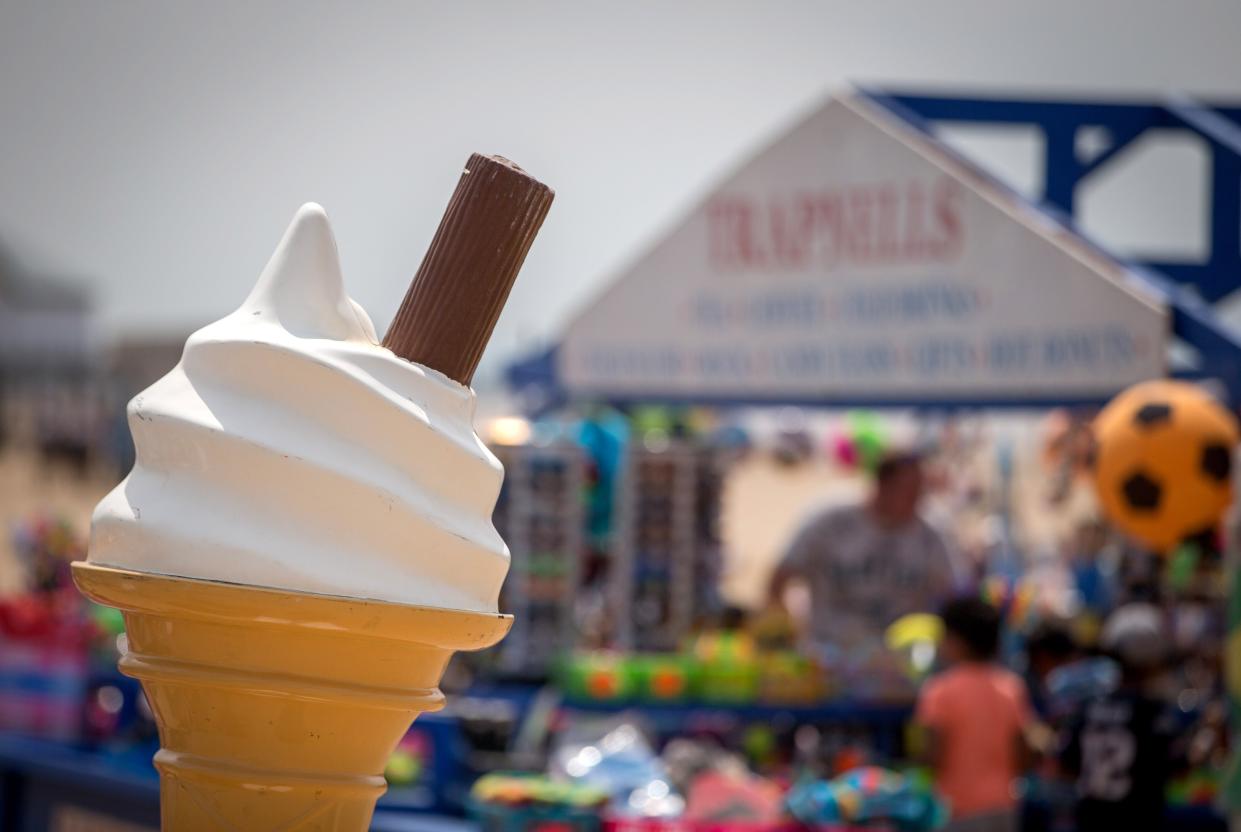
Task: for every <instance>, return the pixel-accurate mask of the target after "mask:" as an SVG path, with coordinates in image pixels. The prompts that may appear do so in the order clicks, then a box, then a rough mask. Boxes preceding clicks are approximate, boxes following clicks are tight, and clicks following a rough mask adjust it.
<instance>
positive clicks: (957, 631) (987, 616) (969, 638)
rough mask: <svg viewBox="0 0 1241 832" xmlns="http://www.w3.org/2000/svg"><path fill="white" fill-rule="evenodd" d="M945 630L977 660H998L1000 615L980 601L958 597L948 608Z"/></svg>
mask: <svg viewBox="0 0 1241 832" xmlns="http://www.w3.org/2000/svg"><path fill="white" fill-rule="evenodd" d="M940 617H941V618H942V619H943V620H944V630H945V631H946V632H948V633H951V634H952V635H954V636H956V637H957V638H959V639H960V640H961V641H962V642H963V643H964V644H965V646H966V648H967V649H968V650H969V651H970V654H971V656H972V657H973V658H975V659H978V660H980V661H985V660H988V659H994V658H995V655H996V652H997V651H998V650H999V646H1000V614H999V612H997V611H996V609H995V607H993V606H991V605H990V604H988V603H987V602H985V601H982V600H980V599H978V598H957V599H956V600H953V601H949V602H948V603H947V604H945V605H944V609H943V611H942V612H941V613H940Z"/></svg>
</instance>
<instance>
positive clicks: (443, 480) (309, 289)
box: [89, 205, 509, 612]
mask: <svg viewBox="0 0 1241 832" xmlns="http://www.w3.org/2000/svg"><path fill="white" fill-rule="evenodd" d="M473 415H474V394H473V393H472V392H471V391H470V390H469V388H467V387H464V386H462V385H460V384H457V383H455V382H453V381H451V380H450V379H448V378H446V377H444V376H443V375H441V374H439V373H436V372H435V371H433V370H429V369H427V368H425V367H422V366H420V365H417V364H412V363H410V362H408V361H405V360H403V359H401V358H398V357H397V356H396V355H394V354H393V353H391V352H390V351H388V350H387V349H384V348H383V347H381V346H379V345H378V344H377V342H376V338H375V330H374V327H373V326H372V325H371V322H370V319H369V318H368V317H367V315H366V313H365V312H364V311H362V309H361V307H359V306H358V305H357V304H355V303H354V302H353V301H352V300H350V299H349V297H348V296H347V295H346V294H345V291H344V286H343V282H342V279H341V272H340V265H339V260H338V257H337V252H336V242H335V240H334V239H333V236H332V231H331V228H330V227H329V225H328V221H327V217H326V215H325V214H324V213H323V210H322V209H321V208H320V207H319V206H317V205H306V206H304V207H303V208H302V209H301V210H300V211H299V212H298V214H297V217H296V218H295V219H294V220H293V223H292V225H290V226H289V230H288V231H287V232H285V235H284V239H283V240H281V242H280V246H279V247H278V248H277V249H276V253H275V254H274V255H273V256H272V259H271V261H270V262H269V263H268V264H267V268H266V269H264V270H263V273H262V275H261V276H260V277H259V281H258V284H257V285H256V286H255V288H254V291H253V292H251V294H250V297H249V298H247V299H246V302H245V303H244V304H242V306H241V308H240V309H238V310H237V311H236V312H234V313H233V314H231V315H229V316H228V317H226V318H223V319H222V320H219V321H217V322H215V323H213V324H211V325H209V326H207V327H204V328H203V329H201V330H199V331H198V332H196V333H194V334H193V335H191V336H190V338H189V340H188V341H187V342H186V344H185V352H184V354H183V355H182V358H181V362H180V363H179V364H178V365H177V366H176V367H175V368H174V369H173V370H172V371H171V372H170V373H168V375H166V376H164V377H163V378H162V379H160V380H159V381H157V382H156V383H155V384H153V385H152V386H151V387H150V388H148V389H147V390H146V391H144V392H143V393H141V394H139V395H138V396H136V397H135V398H134V400H133V401H132V402H130V404H129V426H130V429H131V431H132V432H133V437H134V444H135V446H136V448H137V461H136V463H135V465H134V469H133V471H132V472H130V474H129V476H128V477H126V478H125V480H124V481H123V482H121V484H120V485H118V486H117V487H116V488H115V489H114V490H113V491H112V492H111V493H110V494H109V495H108V496H107V497H105V498H104V499H103V501H101V502H100V503H99V506H98V507H97V508H96V509H95V515H94V519H93V521H92V524H91V544H90V554H89V560H90V561H91V562H92V563H96V564H100V565H106V566H116V567H122V568H126V569H132V570H137V571H141V572H153V573H159V574H164V575H175V576H180V577H186V578H200V579H207V580H216V581H227V582H230V583H237V584H248V585H251V586H261V587H272V588H277V589H288V590H297V591H303V592H317V593H327V594H331V595H341V596H349V597H354V598H374V599H381V600H385V601H394V602H398V603H402V604H416V605H425V606H432V607H439V608H445V609H462V610H473V611H480V612H494V611H495V610H496V604H497V597H498V595H499V591H500V585H501V583H502V582H503V581H504V576H505V574H506V573H507V571H508V563H509V557H508V550H507V548H506V547H505V545H504V541H503V540H501V538H500V536H499V535H498V534H497V533H496V530H495V527H494V526H493V525H492V523H491V513H492V510H493V508H494V506H495V501H496V497H497V495H498V494H499V490H500V482H501V479H502V476H503V470H502V469H501V467H500V464H499V462H498V461H497V460H496V458H495V457H494V456H493V455H492V454H491V453H490V452H489V451H488V450H487V449H486V447H485V446H484V445H483V443H482V441H481V440H480V439H479V438H478V436H477V435H476V434H475V433H474V429H473Z"/></svg>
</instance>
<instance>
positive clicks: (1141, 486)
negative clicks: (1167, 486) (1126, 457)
mask: <svg viewBox="0 0 1241 832" xmlns="http://www.w3.org/2000/svg"><path fill="white" fill-rule="evenodd" d="M1121 490H1122V491H1123V492H1124V494H1125V502H1127V503H1128V504H1129V507H1130V508H1132V509H1134V510H1135V511H1154V510H1155V509H1157V508H1159V498H1160V497H1161V496H1162V494H1163V489H1162V488H1160V487H1159V483H1157V482H1155V481H1154V480H1152V479H1151V478H1150V477H1148V476H1146V475H1145V474H1143V473H1140V472H1139V473H1137V474H1131V475H1130V476H1129V478H1128V479H1126V480H1125V482H1124V485H1122V486H1121Z"/></svg>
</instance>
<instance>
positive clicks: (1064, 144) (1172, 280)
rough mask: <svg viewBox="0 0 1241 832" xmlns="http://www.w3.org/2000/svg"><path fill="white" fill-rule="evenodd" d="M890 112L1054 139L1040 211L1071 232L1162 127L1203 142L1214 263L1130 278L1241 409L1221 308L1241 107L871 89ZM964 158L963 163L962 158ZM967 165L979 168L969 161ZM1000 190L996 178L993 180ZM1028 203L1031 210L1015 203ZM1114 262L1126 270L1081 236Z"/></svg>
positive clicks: (1145, 267)
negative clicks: (1164, 309) (1081, 153)
mask: <svg viewBox="0 0 1241 832" xmlns="http://www.w3.org/2000/svg"><path fill="white" fill-rule="evenodd" d="M862 92H863V94H864V95H865V96H866V97H867V98H869V99H870V100H871V101H874V102H875V103H877V104H880V105H882V106H883V107H884V108H885V109H887V110H888V111H889V112H891V113H893V114H895V115H897V116H899V117H900V118H901V119H902V120H904V121H906V122H908V123H909V124H911V125H913V126H914V127H916V128H918V129H919V130H921V131H923V132H924V133H926V134H928V135H932V136H933V135H934V129H933V126H932V125H931V122H937V121H938V122H945V121H949V122H964V123H973V124H1008V125H1013V124H1018V125H1026V126H1032V127H1036V128H1038V129H1039V130H1040V131H1041V132H1042V133H1043V136H1044V139H1045V142H1044V148H1043V153H1044V165H1043V177H1044V181H1043V203H1042V204H1040V205H1037V206H1035V207H1037V208H1039V209H1040V210H1042V211H1043V212H1044V213H1047V214H1049V215H1051V216H1052V217H1053V218H1054V219H1056V220H1057V221H1059V222H1060V223H1061V224H1063V225H1064V226H1065V227H1066V228H1068V229H1069V230H1071V231H1075V232H1076V229H1075V228H1074V223H1073V216H1074V209H1075V207H1076V205H1075V199H1074V198H1075V195H1076V193H1077V188H1078V187H1079V186H1080V185H1081V184H1082V183H1083V182H1085V180H1086V179H1087V178H1088V177H1090V176H1091V175H1092V174H1094V173H1095V172H1097V171H1098V170H1100V169H1101V168H1102V167H1103V166H1104V165H1106V164H1108V163H1109V162H1111V161H1112V160H1114V159H1115V158H1116V157H1117V156H1118V155H1120V154H1121V153H1122V151H1124V150H1125V149H1126V148H1128V147H1130V146H1131V145H1132V144H1133V142H1134V141H1135V140H1136V139H1137V138H1138V137H1139V136H1141V135H1142V134H1143V133H1145V132H1146V131H1147V130H1149V129H1151V128H1156V127H1162V128H1173V129H1182V130H1188V131H1190V132H1192V133H1195V134H1197V135H1198V136H1201V137H1202V138H1203V139H1204V140H1205V141H1206V143H1207V147H1208V148H1209V149H1210V154H1211V191H1210V207H1209V216H1210V221H1211V227H1210V234H1209V242H1210V253H1209V254H1208V256H1207V259H1206V260H1205V261H1204V262H1200V263H1195V262H1188V261H1171V260H1163V261H1146V262H1136V263H1134V262H1129V263H1127V265H1129V267H1130V270H1131V271H1132V272H1133V273H1134V274H1135V275H1136V276H1137V277H1139V278H1140V279H1141V280H1143V281H1144V282H1146V283H1147V284H1148V285H1149V286H1150V287H1151V288H1152V289H1153V290H1154V291H1155V292H1156V293H1157V294H1158V295H1159V296H1160V297H1161V298H1162V300H1163V302H1164V303H1166V304H1167V306H1168V309H1169V310H1170V312H1171V322H1172V332H1173V334H1174V335H1175V336H1177V337H1178V338H1180V339H1181V340H1183V341H1184V342H1185V343H1187V344H1189V345H1190V346H1191V347H1193V348H1194V349H1196V350H1197V351H1198V353H1199V355H1200V358H1201V363H1200V366H1199V367H1198V369H1197V371H1195V373H1193V375H1194V376H1195V377H1199V376H1200V377H1207V378H1215V379H1218V380H1219V381H1220V382H1221V383H1222V384H1223V385H1224V387H1225V388H1226V389H1227V391H1228V395H1229V398H1230V399H1231V401H1232V403H1233V404H1234V405H1236V404H1241V338H1239V337H1238V336H1237V334H1236V333H1235V332H1233V331H1232V330H1230V329H1229V328H1228V327H1227V326H1225V325H1224V324H1223V322H1222V321H1220V320H1219V317H1218V316H1217V315H1216V313H1215V310H1214V309H1213V308H1212V306H1211V304H1212V303H1214V302H1215V301H1218V300H1220V299H1222V298H1224V297H1225V296H1227V295H1229V294H1230V293H1232V292H1233V291H1235V290H1236V289H1238V288H1241V106H1239V105H1237V104H1235V103H1234V104H1206V103H1202V102H1198V101H1195V100H1193V99H1191V98H1189V97H1187V96H1184V95H1175V96H1168V97H1166V98H1164V99H1162V100H1160V101H1151V102H1116V101H1087V100H1075V101H1052V100H1046V99H1035V98H1029V99H999V98H984V97H968V98H966V97H959V96H953V97H945V96H935V95H925V94H921V93H905V92H895V91H876V90H863V91H862ZM1087 127H1102V128H1105V129H1106V130H1107V131H1108V133H1109V136H1110V139H1111V142H1112V143H1111V145H1110V146H1109V147H1107V148H1106V149H1105V150H1103V151H1102V152H1101V153H1099V154H1097V155H1095V156H1094V157H1093V158H1091V159H1088V160H1083V159H1081V158H1079V157H1078V154H1077V135H1078V131H1079V130H1081V129H1082V128H1087ZM955 155H957V156H958V157H960V154H955ZM962 161H963V162H965V163H966V164H970V165H971V166H972V167H974V168H977V165H973V164H972V163H970V162H969V160H966V159H963V160H962ZM991 178H992V180H993V181H994V177H991ZM1001 187H1005V190H1007V191H1008V192H1009V193H1010V194H1013V195H1014V196H1015V197H1016V198H1018V199H1022V201H1023V202H1027V203H1028V202H1029V200H1026V199H1024V198H1022V197H1021V196H1020V195H1017V194H1014V193H1013V191H1012V189H1011V188H1007V187H1006V186H1003V185H1001ZM1076 233H1077V236H1078V237H1079V238H1080V239H1082V241H1083V242H1085V243H1086V244H1088V245H1090V246H1091V247H1093V248H1094V249H1096V250H1098V251H1100V252H1101V253H1102V254H1104V255H1106V256H1107V257H1110V258H1112V259H1113V260H1117V261H1119V262H1126V261H1125V260H1124V258H1119V257H1117V256H1116V255H1115V254H1113V253H1112V252H1108V251H1104V250H1103V249H1102V248H1101V247H1100V246H1099V245H1098V244H1096V243H1094V242H1093V241H1091V240H1090V239H1089V238H1087V237H1085V236H1084V235H1082V234H1081V233H1080V232H1076Z"/></svg>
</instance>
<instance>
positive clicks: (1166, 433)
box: [1094, 381, 1238, 553]
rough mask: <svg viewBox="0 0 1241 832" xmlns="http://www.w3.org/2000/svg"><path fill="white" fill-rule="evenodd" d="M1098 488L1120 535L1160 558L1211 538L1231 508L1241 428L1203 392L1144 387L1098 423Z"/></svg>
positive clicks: (1123, 397) (1113, 405)
mask: <svg viewBox="0 0 1241 832" xmlns="http://www.w3.org/2000/svg"><path fill="white" fill-rule="evenodd" d="M1094 434H1095V442H1096V447H1095V459H1094V482H1095V488H1096V489H1097V491H1098V496H1099V502H1100V504H1101V505H1102V507H1103V512H1104V514H1106V515H1107V518H1108V520H1109V521H1111V522H1112V523H1113V524H1114V525H1115V526H1116V527H1117V528H1119V529H1120V530H1121V531H1123V532H1125V533H1126V534H1127V535H1129V536H1130V537H1132V538H1134V539H1135V540H1137V541H1139V542H1141V543H1143V544H1145V545H1147V546H1149V547H1150V548H1151V549H1153V550H1155V551H1156V552H1160V553H1166V552H1169V551H1170V550H1172V549H1173V548H1174V547H1176V545H1177V544H1179V543H1180V542H1181V541H1183V540H1185V539H1187V538H1190V537H1194V536H1196V535H1200V534H1203V533H1207V532H1210V531H1211V530H1213V529H1214V528H1215V527H1216V526H1218V525H1219V522H1220V520H1221V519H1222V518H1223V515H1224V512H1225V511H1227V509H1228V506H1229V504H1230V503H1231V502H1232V454H1233V449H1234V447H1235V445H1236V443H1237V438H1238V433H1237V422H1236V420H1235V419H1234V418H1233V416H1232V414H1231V413H1229V412H1228V410H1226V409H1225V408H1224V407H1223V406H1222V405H1220V404H1219V403H1218V402H1217V401H1215V399H1213V398H1211V397H1210V396H1209V395H1208V394H1207V393H1206V392H1204V391H1203V390H1201V389H1199V388H1198V387H1196V386H1194V385H1192V384H1187V383H1185V382H1177V381H1147V382H1143V383H1141V384H1138V385H1135V386H1133V387H1130V388H1129V389H1128V390H1126V391H1125V392H1123V393H1121V394H1120V395H1119V396H1117V397H1116V398H1115V399H1113V400H1112V401H1111V402H1110V403H1109V404H1108V405H1107V407H1105V408H1104V409H1103V411H1102V412H1101V413H1099V415H1098V417H1097V418H1096V419H1095V423H1094Z"/></svg>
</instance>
